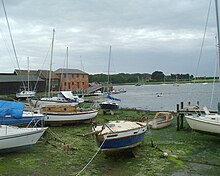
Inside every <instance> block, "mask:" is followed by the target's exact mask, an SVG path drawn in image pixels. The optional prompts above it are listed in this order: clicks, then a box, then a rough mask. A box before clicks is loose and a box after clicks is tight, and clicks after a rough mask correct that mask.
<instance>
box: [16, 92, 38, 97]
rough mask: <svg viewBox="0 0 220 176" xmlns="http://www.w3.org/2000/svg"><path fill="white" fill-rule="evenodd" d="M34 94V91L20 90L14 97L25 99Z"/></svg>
mask: <svg viewBox="0 0 220 176" xmlns="http://www.w3.org/2000/svg"><path fill="white" fill-rule="evenodd" d="M35 95H36V92H35V91H21V92H19V93H16V98H17V99H27V98H32V97H35Z"/></svg>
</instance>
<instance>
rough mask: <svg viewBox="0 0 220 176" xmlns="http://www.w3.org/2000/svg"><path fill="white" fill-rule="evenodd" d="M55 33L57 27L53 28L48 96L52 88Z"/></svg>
mask: <svg viewBox="0 0 220 176" xmlns="http://www.w3.org/2000/svg"><path fill="white" fill-rule="evenodd" d="M54 34H55V29H53V38H52V47H51V54H50V72H49V85H48V97H50V88H51V72H52V60H53V45H54Z"/></svg>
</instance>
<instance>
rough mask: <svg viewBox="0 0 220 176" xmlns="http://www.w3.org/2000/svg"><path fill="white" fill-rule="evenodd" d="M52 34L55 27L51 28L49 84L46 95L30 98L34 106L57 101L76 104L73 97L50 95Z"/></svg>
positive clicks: (56, 102)
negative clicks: (39, 97)
mask: <svg viewBox="0 0 220 176" xmlns="http://www.w3.org/2000/svg"><path fill="white" fill-rule="evenodd" d="M54 35H55V29H53V37H52V47H51V58H50V71H49V85H48V97H43V98H41V99H40V100H36V99H31V104H32V105H33V106H34V107H39V106H42V105H44V106H45V105H51V104H57V105H58V103H66V105H73V106H75V105H77V104H78V102H76V100H75V99H70V98H69V97H68V98H65V96H55V97H51V96H50V95H51V73H52V58H53V45H54Z"/></svg>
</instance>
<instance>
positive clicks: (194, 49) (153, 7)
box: [0, 0, 217, 76]
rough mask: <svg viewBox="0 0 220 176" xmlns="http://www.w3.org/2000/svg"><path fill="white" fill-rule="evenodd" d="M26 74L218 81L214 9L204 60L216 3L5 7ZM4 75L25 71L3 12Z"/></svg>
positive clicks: (56, 0)
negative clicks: (157, 75)
mask: <svg viewBox="0 0 220 176" xmlns="http://www.w3.org/2000/svg"><path fill="white" fill-rule="evenodd" d="M4 4H5V7H6V11H7V15H8V20H9V23H10V28H11V32H12V36H13V41H14V44H15V48H16V52H17V56H18V60H19V64H20V67H21V69H27V57H30V69H49V65H50V52H51V42H52V30H53V28H54V29H55V30H56V32H55V41H54V53H53V63H52V69H53V70H56V69H58V68H63V67H66V62H67V59H66V58H67V57H66V55H67V54H66V53H67V52H66V48H67V47H68V48H69V52H68V58H69V60H68V68H78V69H81V70H84V71H85V72H87V73H89V74H94V73H106V74H107V69H108V55H109V46H110V45H111V46H112V52H111V67H110V68H111V69H110V72H111V74H115V73H152V72H154V71H156V70H159V71H163V72H164V73H165V74H171V73H190V74H193V75H195V74H196V69H197V67H198V68H199V69H198V71H197V75H201V76H204V75H207V76H213V75H214V72H215V71H214V70H215V63H216V60H217V57H216V39H215V36H216V21H215V8H214V1H212V4H211V11H210V15H209V21H208V28H207V32H206V37H205V42H204V48H203V52H202V57H201V61H200V63H199V65H198V60H199V53H200V48H201V45H202V40H203V35H204V31H205V24H206V18H207V14H208V7H209V0H157V1H156V0H4ZM0 9H1V10H0V60H1V64H0V72H1V73H2V72H13V71H14V69H15V68H18V66H17V64H16V59H15V57H14V54H13V50H12V45H11V42H10V36H9V32H8V28H7V23H6V18H5V15H4V11H3V6H2V3H1V8H0Z"/></svg>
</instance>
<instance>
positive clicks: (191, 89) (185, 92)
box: [114, 83, 220, 111]
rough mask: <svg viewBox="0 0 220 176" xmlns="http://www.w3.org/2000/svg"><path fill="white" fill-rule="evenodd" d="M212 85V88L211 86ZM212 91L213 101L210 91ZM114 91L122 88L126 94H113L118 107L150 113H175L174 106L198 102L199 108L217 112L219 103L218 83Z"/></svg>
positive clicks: (128, 87) (139, 87) (131, 87)
mask: <svg viewBox="0 0 220 176" xmlns="http://www.w3.org/2000/svg"><path fill="white" fill-rule="evenodd" d="M213 85H214V86H213ZM213 87H214V91H213V100H212V101H211V99H212V98H211V97H212V90H213ZM114 88H115V89H119V88H124V89H126V90H127V92H126V93H121V94H115V95H114V97H116V98H120V99H121V100H122V101H121V102H120V107H124V108H137V109H143V110H152V111H176V104H180V102H184V104H188V102H191V105H196V103H197V101H199V105H200V106H201V107H203V106H207V107H208V108H210V109H214V110H217V104H218V102H220V83H214V84H213V83H208V84H203V83H189V84H180V85H179V86H174V85H173V84H165V85H142V86H134V85H125V86H115V87H114ZM157 93H162V95H163V96H162V97H157V95H156V94H157Z"/></svg>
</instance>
